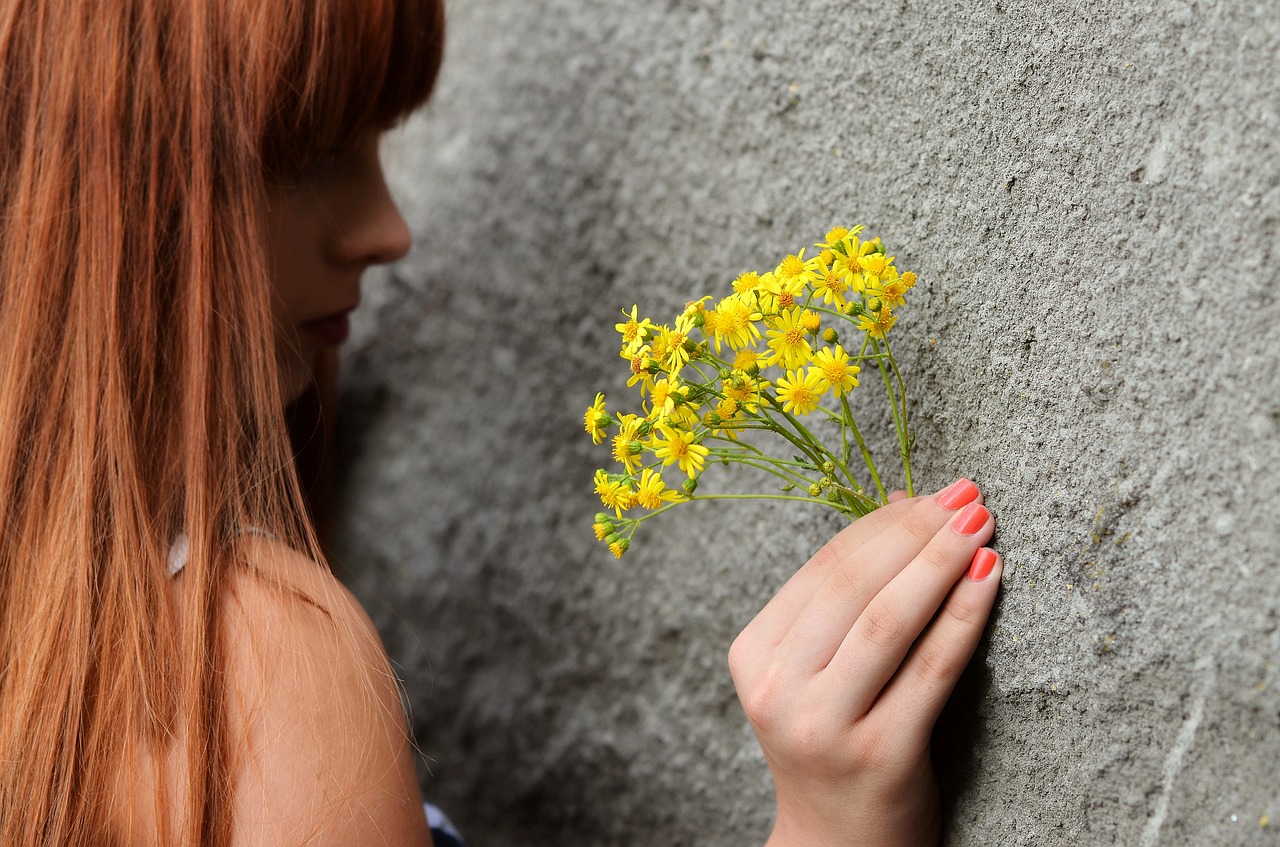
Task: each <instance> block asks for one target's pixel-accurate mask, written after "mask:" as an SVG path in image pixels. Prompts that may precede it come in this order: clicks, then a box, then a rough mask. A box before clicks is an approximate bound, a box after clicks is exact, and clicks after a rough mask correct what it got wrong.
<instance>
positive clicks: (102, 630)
mask: <svg viewBox="0 0 1280 847" xmlns="http://www.w3.org/2000/svg"><path fill="white" fill-rule="evenodd" d="M443 27H444V21H443V10H442V6H441V2H440V0H210V2H200V3H191V2H184V1H183V0H128V2H126V0H120V2H102V3H86V2H83V0H10V2H6V3H4V4H3V6H2V7H0V92H2V93H0V102H2V105H0V843H2V844H5V845H13V846H14V847H17V845H35V844H50V843H54V844H66V843H103V842H104V841H106V842H109V841H110V838H109V833H108V832H107V831H106V830H107V824H106V820H107V814H108V812H107V807H108V806H109V804H110V803H111V797H110V791H111V781H112V778H113V777H112V775H113V772H114V771H115V770H116V769H117V768H118V765H119V761H120V756H121V749H122V746H124V745H127V744H128V743H131V740H133V739H142V740H144V741H146V742H147V743H150V744H154V745H160V746H163V745H167V744H172V743H176V739H178V738H181V739H182V743H184V744H185V747H186V757H185V761H186V762H187V773H186V774H185V782H186V784H185V785H184V786H183V792H182V793H183V794H184V796H187V797H189V800H187V801H186V802H187V803H188V804H189V808H187V809H185V810H184V813H183V814H181V815H180V816H178V817H177V818H176V819H178V820H182V821H185V822H186V823H185V825H184V828H185V831H184V832H182V833H175V834H171V835H172V837H169V838H164V839H163V840H165V841H167V842H169V843H180V842H186V843H189V844H197V843H199V844H223V843H226V842H227V841H228V839H229V833H230V824H229V821H228V820H227V816H228V811H227V810H228V809H229V807H230V796H231V792H232V790H233V788H234V786H232V785H231V779H230V776H229V765H228V762H229V754H228V738H227V728H226V725H225V724H226V720H225V692H224V690H223V683H222V681H221V675H220V673H219V669H220V668H221V667H222V666H223V650H224V648H223V646H222V645H221V644H220V637H219V628H218V613H219V608H220V604H221V602H222V601H223V599H224V597H223V595H224V593H225V590H226V586H227V576H228V572H229V569H230V568H233V567H237V566H240V565H243V564H244V563H243V562H241V561H239V559H238V557H237V555H236V543H235V537H236V533H237V530H238V528H244V527H257V528H261V529H266V530H268V531H270V532H271V533H273V534H275V535H276V536H278V537H279V538H281V539H282V540H284V541H285V542H286V543H288V544H290V545H291V546H294V547H295V548H297V549H299V550H302V551H304V552H307V553H309V554H310V555H311V556H312V557H313V558H316V559H317V560H320V552H319V550H318V548H317V544H316V540H315V537H314V533H313V531H312V529H311V526H310V525H309V523H308V521H307V520H306V519H305V506H304V498H303V495H302V493H301V491H300V488H299V485H298V480H297V476H296V474H295V472H294V469H293V454H292V450H291V448H290V445H289V440H288V438H287V435H286V429H285V422H284V415H283V410H282V409H281V408H280V401H279V398H280V397H281V396H282V394H281V391H280V389H279V385H278V383H279V375H278V373H277V370H278V367H277V362H276V360H275V346H274V341H273V339H274V330H273V327H272V325H271V288H270V281H269V279H268V278H267V274H266V268H267V257H266V256H265V254H264V235H263V234H264V223H263V213H264V207H265V192H266V187H267V185H268V184H269V182H270V181H273V180H287V179H288V178H290V176H291V175H294V174H297V173H300V172H302V171H305V169H306V168H307V167H308V166H309V165H310V164H311V163H314V162H315V161H317V160H318V159H319V158H320V157H321V156H323V155H324V154H325V153H326V152H328V151H330V150H332V149H334V148H338V147H341V146H343V145H344V144H346V143H348V142H350V141H351V140H353V139H354V138H356V137H357V136H358V135H360V134H361V133H363V132H367V131H369V130H371V129H384V128H387V127H389V126H390V125H392V124H393V123H394V122H395V121H396V120H398V119H399V118H401V117H402V116H404V115H405V114H407V113H408V112H409V111H411V110H412V109H413V108H415V107H416V106H418V105H420V104H421V103H422V102H424V101H425V100H426V98H427V97H428V95H429V94H430V91H431V88H432V85H433V84H434V80H435V77H436V74H437V71H438V68H439V63H440V56H441V49H442V41H443ZM178 532H185V533H186V534H187V535H188V536H189V538H190V558H189V561H188V564H187V565H186V567H185V569H184V571H183V575H182V579H183V580H186V581H189V583H190V584H189V586H187V589H188V590H185V591H184V592H183V595H184V596H185V597H187V598H189V599H188V601H187V602H188V603H189V606H188V608H186V609H184V610H182V613H181V617H182V619H183V620H185V621H194V622H196V624H195V625H193V626H190V627H184V629H183V632H182V633H181V636H179V634H178V633H177V631H176V626H175V618H176V615H175V612H174V610H172V609H170V608H169V603H170V600H169V597H170V594H169V590H168V585H169V581H170V578H169V576H168V574H167V572H166V556H167V551H168V549H169V546H170V543H171V541H172V539H173V538H174V537H175V535H176V534H177V533H178Z"/></svg>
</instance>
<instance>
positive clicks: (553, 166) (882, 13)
mask: <svg viewBox="0 0 1280 847" xmlns="http://www.w3.org/2000/svg"><path fill="white" fill-rule="evenodd" d="M450 25H451V31H450V44H449V50H448V56H447V61H446V70H445V73H444V77H443V79H442V82H441V85H440V89H439V93H438V97H437V98H436V100H435V102H434V103H433V104H432V105H431V106H430V107H429V108H428V109H427V110H426V111H425V112H424V113H423V114H422V115H420V116H419V117H417V118H415V119H414V120H413V121H412V122H411V123H410V124H409V125H408V126H407V127H406V128H405V129H404V130H403V131H402V132H401V133H399V134H397V135H396V136H395V137H394V138H392V139H390V140H389V142H388V148H387V155H388V159H389V166H390V172H391V175H392V178H393V181H394V187H395V190H396V191H397V193H398V195H399V196H400V197H401V199H402V205H403V208H404V210H405V213H406V216H407V217H408V219H409V220H410V222H411V225H412V227H413V229H414V231H415V233H416V237H417V247H416V249H415V252H414V253H413V254H412V255H411V256H410V257H408V258H407V259H406V260H405V261H403V262H401V263H400V264H399V265H397V266H396V267H395V268H393V269H391V270H390V271H388V272H385V273H381V274H378V275H372V276H371V279H370V280H369V285H368V286H367V289H368V290H367V297H366V307H365V308H364V309H362V313H361V316H360V323H359V325H358V327H357V329H358V332H357V335H356V338H355V340H354V342H353V344H352V346H351V347H350V348H349V352H348V354H347V361H346V370H345V375H344V381H343V403H344V409H343V411H344V416H345V417H344V425H343V438H342V445H341V446H342V450H343V461H344V489H343V490H344V498H343V516H344V517H343V525H342V544H341V558H342V561H343V563H344V566H345V568H346V572H347V575H348V578H349V580H350V582H351V584H352V585H353V587H354V588H355V589H356V591H357V593H358V594H359V595H360V596H361V598H362V599H363V600H364V602H365V604H366V605H367V606H368V607H369V609H370V611H371V613H372V614H373V616H374V618H375V620H376V621H377V622H378V624H379V626H380V627H381V629H382V631H383V634H384V637H385V639H386V642H387V645H388V648H389V649H390V651H391V653H392V655H393V656H394V658H395V660H396V661H397V662H398V663H399V666H400V669H401V671H402V672H403V675H404V678H405V683H406V688H407V691H408V697H409V699H410V701H411V702H412V705H413V717H414V724H415V728H416V731H417V733H418V738H419V741H420V743H421V746H422V748H423V751H424V753H425V754H426V756H427V760H428V762H429V767H430V775H429V776H425V777H424V784H425V787H426V790H427V792H428V794H429V795H430V796H431V797H432V798H433V799H435V800H436V801H437V802H439V803H441V804H442V805H444V806H446V807H447V808H448V810H449V811H450V812H451V814H452V815H453V816H454V817H455V818H456V820H457V822H458V823H459V824H460V825H461V826H462V828H463V829H464V830H465V831H466V832H467V833H468V834H469V835H470V837H471V839H472V842H473V843H474V844H476V845H486V847H508V845H509V847H516V845H537V844H548V845H549V844H566V845H583V847H586V845H592V847H595V846H596V845H613V844H617V845H623V844H625V845H679V844H686V845H692V844H698V845H711V847H716V846H717V845H723V847H730V845H733V846H734V847H738V845H744V844H753V843H762V842H763V838H764V836H765V834H766V832H767V829H768V826H769V822H770V818H771V813H772V797H771V793H770V787H769V781H768V777H767V772H766V770H765V767H764V764H763V759H762V757H761V755H760V753H759V751H758V749H757V747H756V745H755V742H754V740H753V738H752V736H751V734H750V732H749V730H748V729H747V727H746V725H745V722H744V719H743V716H742V714H741V711H740V710H739V708H738V706H737V702H736V699H735V697H734V693H733V688H732V685H731V683H730V681H729V677H728V672H727V669H726V665H725V660H724V657H725V654H726V651H727V649H728V646H729V644H730V642H731V641H732V638H733V636H734V635H735V634H736V632H737V631H738V630H739V629H740V628H741V627H742V626H743V625H745V624H746V623H747V621H749V620H750V618H751V617H752V616H753V615H754V614H755V612H756V611H757V610H758V609H759V608H760V607H761V606H762V605H763V604H764V603H765V601H766V600H767V599H768V598H769V597H770V596H771V594H772V592H774V591H775V590H776V589H777V588H778V587H779V586H780V585H781V584H782V582H783V581H784V580H785V579H786V577H787V576H788V575H789V574H790V573H791V572H792V571H793V570H794V569H795V568H797V567H798V566H799V565H801V564H802V563H803V562H804V560H805V559H806V558H807V556H808V555H809V554H811V553H812V552H813V551H814V550H815V549H816V548H817V547H818V546H820V545H821V543H822V542H823V541H824V540H825V539H826V538H827V537H828V536H829V535H831V534H832V533H834V532H835V531H836V530H837V529H838V526H839V524H838V522H837V521H836V520H835V519H834V518H833V517H831V516H828V515H826V514H819V513H811V512H808V511H806V510H805V509H804V508H803V507H801V508H791V506H794V505H795V504H771V505H769V504H766V505H751V506H746V505H722V504H715V503H709V504H703V505H701V506H697V505H695V506H692V507H686V508H683V509H680V510H677V511H675V512H674V513H672V514H671V515H668V516H666V517H667V520H666V521H665V522H664V523H659V524H658V525H657V526H658V529H657V530H656V531H653V532H649V533H647V534H644V535H642V536H641V537H640V538H639V543H637V545H636V546H635V548H633V550H632V551H631V552H630V553H628V555H627V556H626V557H625V558H624V559H622V560H621V561H615V560H614V559H612V558H611V557H610V556H609V555H608V553H607V551H605V550H604V549H603V548H602V547H600V546H598V545H597V543H596V542H595V541H594V539H593V538H592V536H591V532H590V527H589V523H590V516H591V515H592V514H593V513H594V512H595V511H597V508H596V505H595V502H596V501H595V498H594V496H593V494H592V493H591V484H590V477H591V473H592V470H593V469H594V468H595V467H596V466H597V465H598V464H599V462H600V454H599V452H598V448H595V449H593V448H592V446H591V444H590V442H589V439H587V438H586V436H585V434H584V433H582V432H581V414H582V410H583V409H584V408H585V407H586V406H587V404H588V403H589V402H590V400H591V398H592V396H593V395H594V392H595V391H596V390H601V389H604V390H608V391H610V392H612V396H614V397H618V398H620V397H622V396H623V393H622V390H623V384H624V374H623V373H621V372H620V370H619V368H620V367H624V365H623V363H621V361H620V360H618V359H616V358H615V357H614V345H615V335H614V332H613V328H612V325H613V323H614V322H615V321H616V320H617V319H618V318H617V314H618V309H619V308H620V307H623V306H630V305H631V304H632V303H639V304H640V306H641V309H642V310H646V311H648V312H649V313H651V314H654V315H656V316H666V315H667V314H669V313H670V312H672V311H673V310H675V309H676V308H678V307H679V306H681V305H682V304H683V303H684V302H685V301H686V300H688V299H691V298H692V297H694V296H698V295H700V294H704V293H713V292H717V293H718V292H723V291H725V290H727V289H726V286H727V284H728V282H729V281H730V280H731V279H732V278H733V277H734V276H735V275H736V274H738V273H739V272H741V271H744V270H749V269H764V268H765V267H767V266H770V265H771V264H772V263H774V262H776V261H777V259H778V258H780V257H781V256H782V255H783V254H784V253H785V252H788V251H790V250H794V249H796V248H798V247H800V246H802V245H805V244H807V243H811V242H812V241H814V240H816V239H817V238H818V237H820V236H821V235H822V234H823V233H825V232H826V230H827V228H828V227H829V226H830V225H832V224H835V223H858V222H861V223H865V224H867V225H868V226H869V228H870V230H871V231H872V232H874V233H876V234H879V235H881V236H882V237H884V239H885V240H886V241H887V242H888V243H889V244H890V246H892V247H893V248H894V250H895V252H896V253H897V254H898V255H899V257H900V258H901V263H902V266H903V267H906V268H913V269H915V270H916V271H917V272H918V273H919V275H920V280H921V284H920V285H919V286H918V287H917V289H916V290H915V292H913V294H914V298H913V299H912V300H911V301H910V303H909V305H908V307H907V308H905V309H904V310H902V316H901V322H900V323H899V327H898V329H897V330H895V332H897V333H898V334H899V340H898V343H897V347H896V352H897V354H898V357H899V359H900V361H901V363H902V365H903V367H904V369H905V371H906V373H907V377H908V379H909V380H910V384H911V386H912V389H913V396H914V401H915V402H914V411H915V422H916V428H917V436H918V441H917V447H916V458H915V466H916V468H917V478H918V482H919V484H920V485H921V487H922V488H924V489H926V490H932V489H934V488H937V487H940V486H942V485H944V484H946V483H948V482H950V481H951V480H952V479H953V478H954V477H956V476H957V475H960V474H966V475H969V476H971V477H972V478H973V479H975V480H976V481H977V482H979V483H980V484H981V485H982V487H983V489H984V491H985V492H986V495H987V502H988V504H989V505H990V506H991V508H992V509H993V511H994V512H995V513H996V515H997V518H998V534H997V538H996V542H995V543H996V545H997V546H998V547H999V548H1000V549H1001V550H1002V551H1003V552H1004V555H1005V557H1006V561H1007V569H1006V573H1005V577H1004V588H1003V593H1002V595H1001V599H1000V601H999V603H998V605H997V609H996V612H995V617H994V622H993V625H992V626H991V628H990V633H989V638H988V639H987V641H986V642H985V643H984V644H983V646H982V647H981V648H980V650H979V654H978V656H977V657H976V658H975V660H974V664H973V666H972V667H971V668H970V672H969V673H968V675H967V677H966V679H965V680H964V682H963V685H962V689H961V691H960V692H959V693H958V695H957V696H956V698H955V699H954V700H953V703H952V704H951V706H950V707H949V709H948V712H947V714H946V715H945V716H944V721H943V723H942V726H941V727H940V729H939V732H938V743H939V756H940V759H941V761H940V765H941V771H942V773H943V775H944V778H945V782H946V784H945V789H946V792H947V795H948V797H949V798H950V800H951V801H952V809H951V812H950V814H949V822H948V828H949V831H950V834H951V837H952V843H954V844H959V845H1015V844H1037V845H1040V844H1112V843H1115V844H1125V845H1140V847H1152V846H1153V845H1181V844H1187V845H1205V844H1230V845H1264V844H1265V845H1274V844H1280V765H1278V763H1280V668H1277V661H1278V657H1280V599H1278V597H1277V594H1278V591H1280V506H1278V505H1277V504H1278V503H1280V482H1278V479H1280V474H1278V473H1277V470H1276V469H1277V466H1278V465H1280V329H1278V326H1280V305H1277V271H1276V261H1277V259H1280V255H1278V250H1277V248H1278V246H1280V60H1278V59H1277V56H1280V6H1277V4H1276V2H1275V0H1266V2H1262V3H1253V2H1229V1H1228V0H1216V2H1184V1H1183V0H1168V2H1159V3H1153V2H1142V0H1138V1H1137V2H1119V0H1061V2H1041V3H1019V2H1013V1H1012V0H973V2H963V3H960V2H944V1H943V0H939V1H938V2H928V3H925V2H920V0H868V2H864V3H847V2H836V0H792V2H787V3H759V2H754V3H752V2H745V0H706V2H691V1H690V0H653V2H639V3H638V2H624V0H539V2H529V1H528V0H488V1H487V2H480V0H454V2H453V3H452V6H451V11H450ZM869 435H870V440H871V446H872V449H873V450H875V451H878V452H879V453H881V454H882V455H884V454H887V453H888V452H890V451H891V450H892V449H893V443H894V442H893V441H892V433H891V428H890V426H889V425H888V423H887V421H885V420H876V421H874V423H873V424H872V426H871V432H870V433H869ZM709 479H710V478H709Z"/></svg>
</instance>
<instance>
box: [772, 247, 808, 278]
mask: <svg viewBox="0 0 1280 847" xmlns="http://www.w3.org/2000/svg"><path fill="white" fill-rule="evenodd" d="M816 264H817V260H816V259H809V260H808V261H806V260H805V258H804V250H801V251H800V252H799V253H793V254H792V255H790V256H787V258H785V259H783V260H782V262H781V263H779V264H778V268H777V270H775V271H774V274H775V275H776V276H777V277H778V278H779V279H781V280H784V281H785V282H788V283H790V282H792V281H794V280H799V282H800V285H801V286H802V287H803V286H804V285H807V284H808V283H809V282H810V280H812V279H813V270H814V266H815V265H816Z"/></svg>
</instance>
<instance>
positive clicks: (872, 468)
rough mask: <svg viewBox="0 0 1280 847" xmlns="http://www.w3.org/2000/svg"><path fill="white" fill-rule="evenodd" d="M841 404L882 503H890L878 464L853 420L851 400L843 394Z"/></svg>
mask: <svg viewBox="0 0 1280 847" xmlns="http://www.w3.org/2000/svg"><path fill="white" fill-rule="evenodd" d="M840 402H841V403H842V404H844V415H845V417H846V418H847V419H848V421H849V428H850V429H851V430H853V438H854V440H855V441H857V442H858V449H859V450H860V451H862V461H864V462H865V463H866V465H867V470H868V471H869V472H870V473H871V478H872V479H873V480H875V483H876V490H877V491H879V492H880V499H881V502H884V503H888V502H889V494H888V493H887V492H886V491H885V490H884V483H883V482H881V481H880V474H879V473H878V472H877V471H876V463H875V462H873V461H872V460H871V451H870V450H868V449H867V442H865V441H863V440H862V433H861V432H859V431H858V425H857V423H855V422H854V420H853V410H852V409H850V408H849V398H848V397H847V396H845V395H843V394H841V395H840Z"/></svg>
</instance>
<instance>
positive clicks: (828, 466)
mask: <svg viewBox="0 0 1280 847" xmlns="http://www.w3.org/2000/svg"><path fill="white" fill-rule="evenodd" d="M822 472H823V473H824V474H826V475H827V476H831V475H832V474H833V473H835V472H836V465H835V462H832V461H831V460H827V461H825V462H823V463H822Z"/></svg>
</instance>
